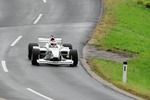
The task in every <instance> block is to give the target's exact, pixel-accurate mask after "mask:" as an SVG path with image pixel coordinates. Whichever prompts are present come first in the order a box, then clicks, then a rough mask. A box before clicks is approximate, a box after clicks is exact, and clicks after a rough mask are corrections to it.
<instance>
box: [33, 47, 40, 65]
mask: <svg viewBox="0 0 150 100" xmlns="http://www.w3.org/2000/svg"><path fill="white" fill-rule="evenodd" d="M39 57H40V50H39V49H32V56H31V63H32V65H39V63H38V62H37V60H38V59H39Z"/></svg>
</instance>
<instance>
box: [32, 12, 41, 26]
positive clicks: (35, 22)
mask: <svg viewBox="0 0 150 100" xmlns="http://www.w3.org/2000/svg"><path fill="white" fill-rule="evenodd" d="M42 16H43V14H39V16H38V18H37V19H36V20H35V21H34V23H33V24H37V22H38V21H39V20H40V19H41V17H42Z"/></svg>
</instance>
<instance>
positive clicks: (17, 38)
mask: <svg viewBox="0 0 150 100" xmlns="http://www.w3.org/2000/svg"><path fill="white" fill-rule="evenodd" d="M21 38H22V36H19V37H18V38H17V39H16V40H15V41H14V42H13V43H12V44H11V45H10V46H14V45H15V44H16V43H17V42H18V41H19V40H20V39H21Z"/></svg>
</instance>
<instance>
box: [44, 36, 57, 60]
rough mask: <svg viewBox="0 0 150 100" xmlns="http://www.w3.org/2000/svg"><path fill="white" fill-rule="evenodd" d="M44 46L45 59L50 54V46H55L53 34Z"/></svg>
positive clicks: (47, 58) (48, 57)
mask: <svg viewBox="0 0 150 100" xmlns="http://www.w3.org/2000/svg"><path fill="white" fill-rule="evenodd" d="M45 47H46V49H47V52H46V53H45V54H46V56H45V59H46V60H49V59H50V56H51V52H50V48H53V47H54V48H55V47H57V42H56V40H55V38H54V37H53V36H51V39H50V41H49V42H48V43H46V45H45Z"/></svg>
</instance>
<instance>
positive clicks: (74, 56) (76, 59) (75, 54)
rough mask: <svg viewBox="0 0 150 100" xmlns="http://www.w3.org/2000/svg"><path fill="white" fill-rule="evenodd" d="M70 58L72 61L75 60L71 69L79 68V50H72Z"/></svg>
mask: <svg viewBox="0 0 150 100" xmlns="http://www.w3.org/2000/svg"><path fill="white" fill-rule="evenodd" d="M69 57H70V59H72V60H73V64H71V65H70V66H71V67H75V66H77V64H78V52H77V50H70V53H69Z"/></svg>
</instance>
